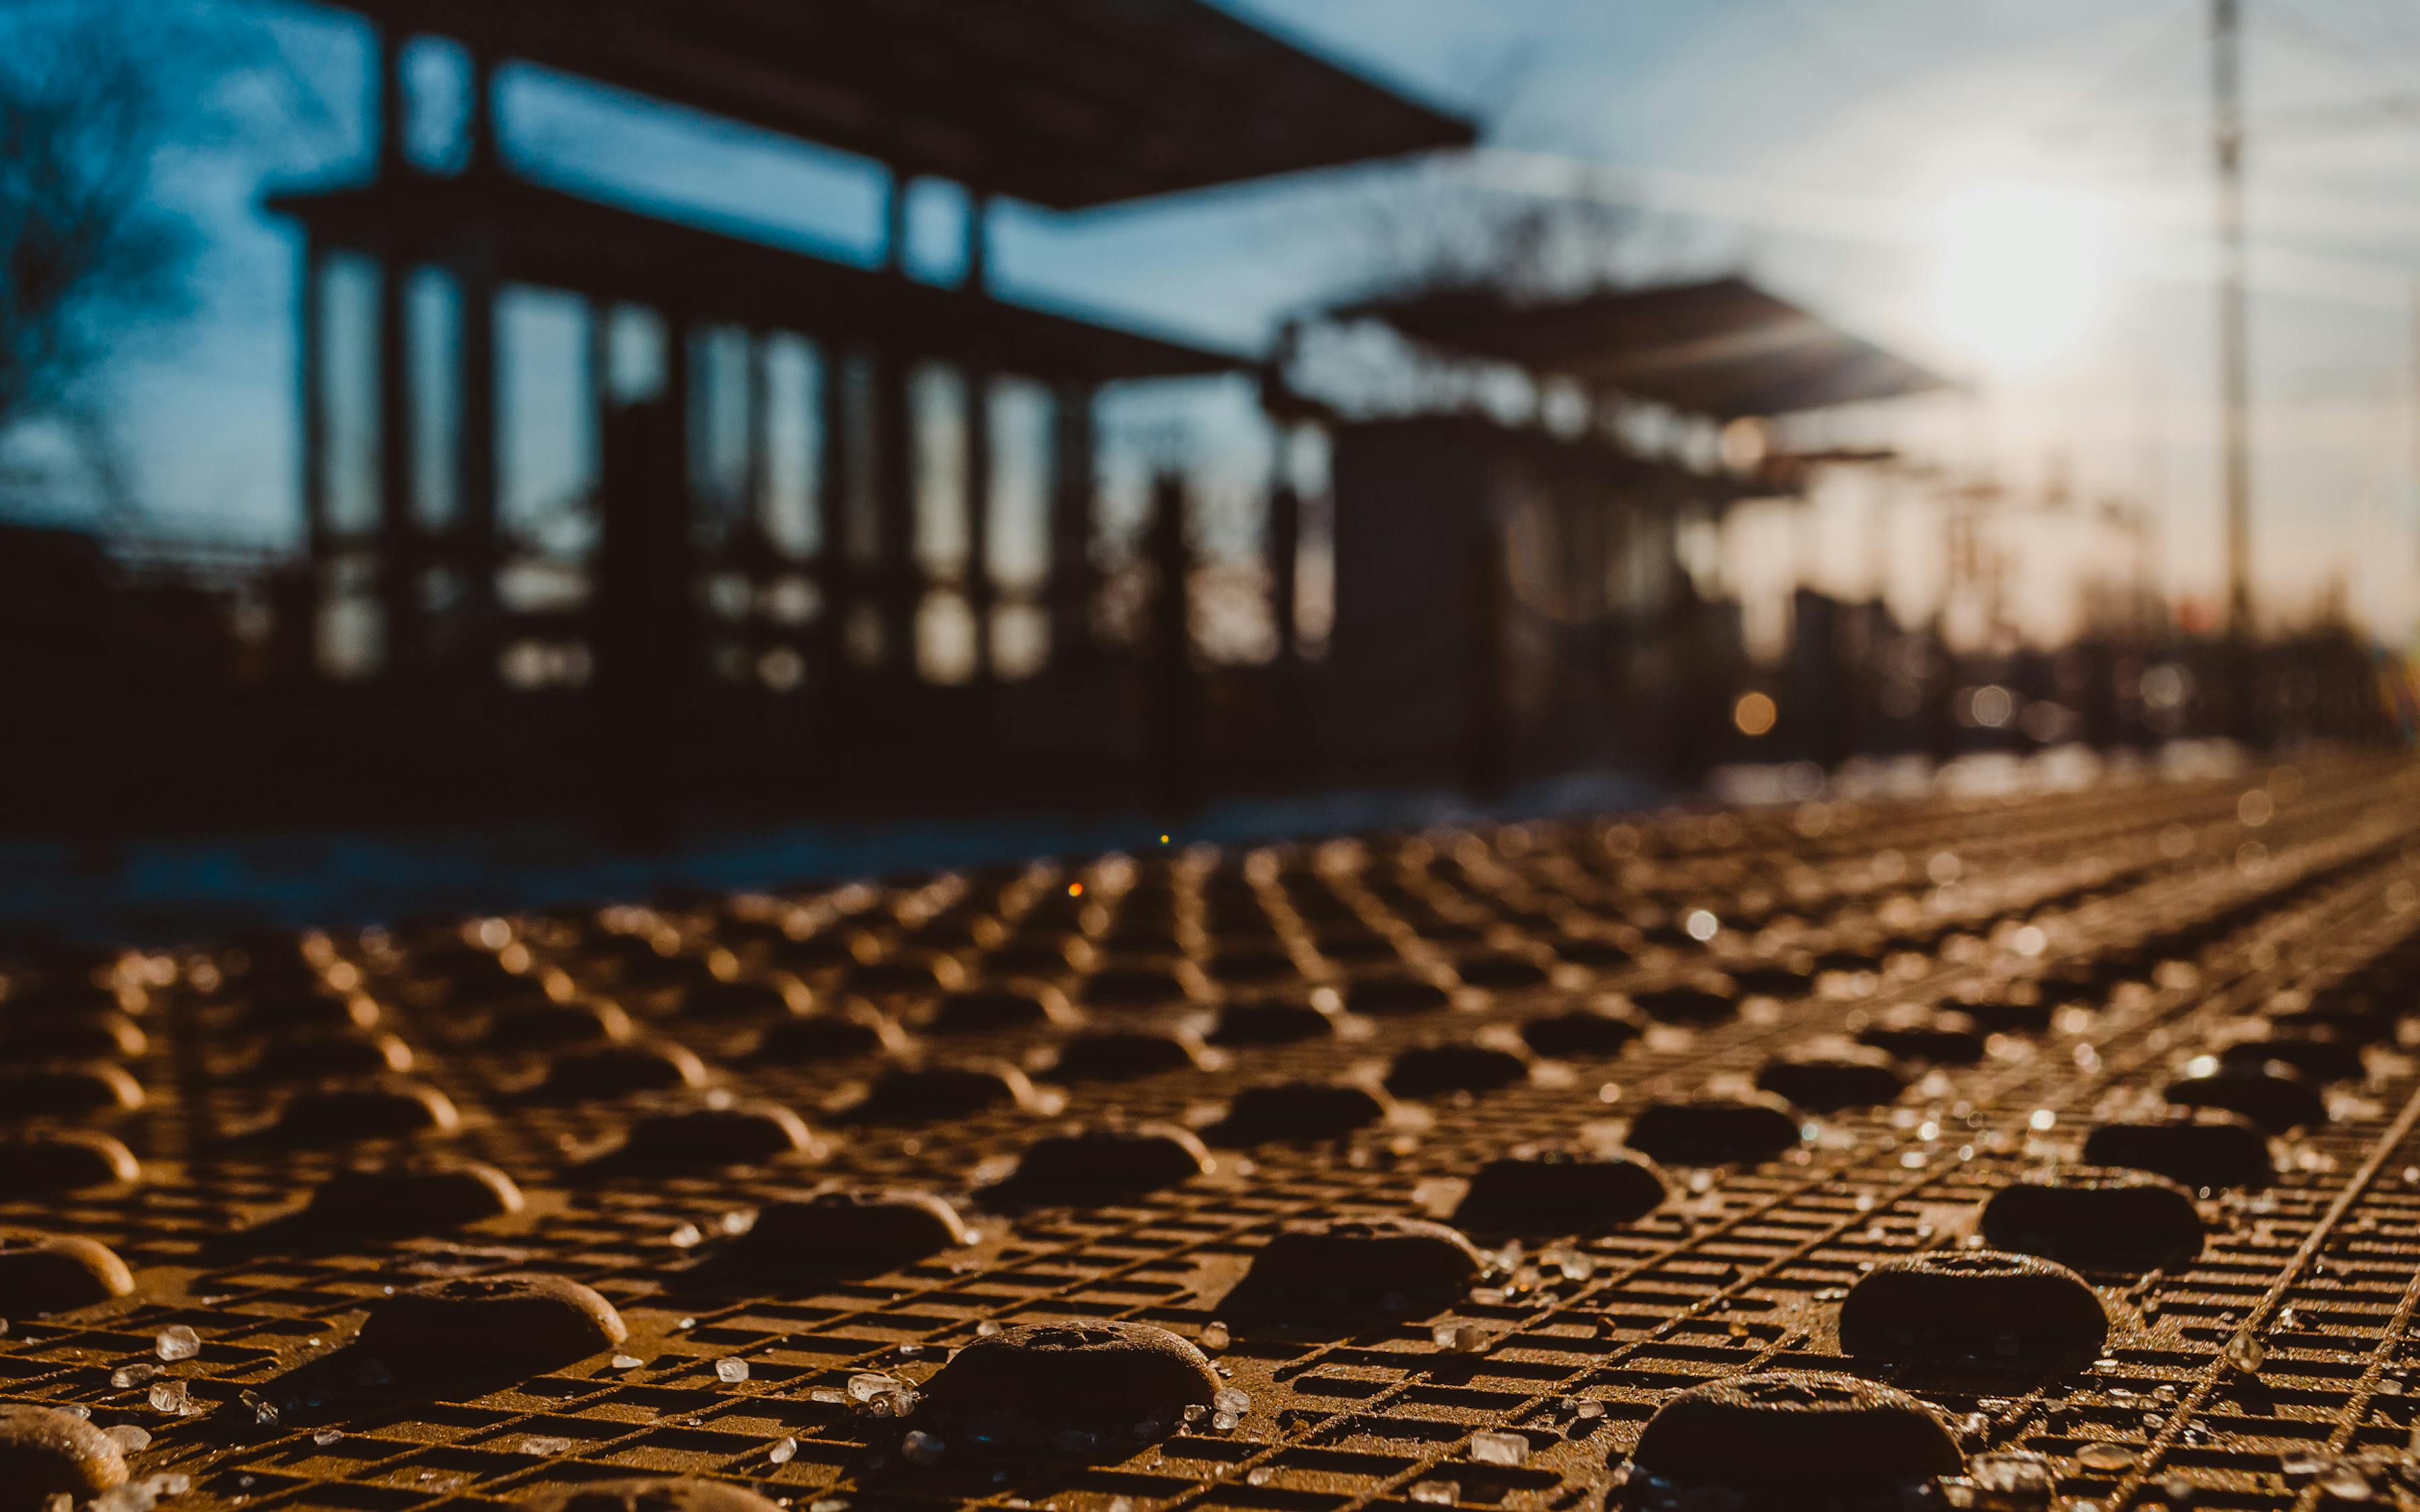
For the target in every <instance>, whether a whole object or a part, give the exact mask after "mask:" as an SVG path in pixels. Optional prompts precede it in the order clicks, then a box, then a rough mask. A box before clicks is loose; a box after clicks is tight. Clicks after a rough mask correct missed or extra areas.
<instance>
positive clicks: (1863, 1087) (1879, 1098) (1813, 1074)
mask: <svg viewBox="0 0 2420 1512" xmlns="http://www.w3.org/2000/svg"><path fill="white" fill-rule="evenodd" d="M1756 1085H1757V1086H1758V1087H1759V1088H1761V1089H1763V1090H1764V1091H1768V1092H1771V1093H1773V1094H1774V1095H1775V1096H1776V1097H1781V1098H1785V1099H1787V1100H1788V1101H1789V1102H1790V1103H1791V1104H1792V1106H1793V1107H1802V1108H1807V1109H1809V1110H1810V1111H1813V1112H1816V1113H1837V1112H1838V1111H1840V1110H1841V1109H1843V1108H1856V1107H1870V1106H1872V1105H1874V1104H1875V1103H1888V1102H1891V1101H1892V1100H1894V1099H1896V1098H1897V1097H1898V1096H1899V1094H1900V1093H1901V1092H1903V1091H1905V1090H1907V1074H1906V1073H1905V1072H1902V1071H1900V1069H1899V1063H1898V1062H1897V1061H1896V1060H1895V1059H1893V1058H1892V1057H1891V1055H1890V1053H1889V1052H1888V1051H1886V1050H1882V1049H1879V1048H1876V1047H1874V1046H1871V1045H1856V1044H1835V1045H1821V1046H1813V1047H1808V1048H1805V1049H1800V1050H1793V1051H1789V1052H1786V1053H1784V1054H1782V1055H1778V1056H1776V1057H1773V1059H1771V1060H1769V1061H1766V1062H1765V1064H1764V1069H1763V1070H1762V1071H1761V1072H1757V1077H1756Z"/></svg>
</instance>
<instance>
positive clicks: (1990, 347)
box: [1932, 183, 2114, 375]
mask: <svg viewBox="0 0 2420 1512" xmlns="http://www.w3.org/2000/svg"><path fill="white" fill-rule="evenodd" d="M2111 219H2112V217H2111V214H2110V211H2109V208H2108V207H2107V206H2106V205H2104V204H2103V203H2102V202H2101V201H2099V200H2096V199H2094V198H2092V197H2091V196H2089V195H2086V194H2081V193H2072V192H2067V191H2060V190H2052V189H2044V188H2040V187H2035V186H2030V185H2023V184H2013V183H2008V184H1986V185H1978V186H1977V187H1975V188H1972V189H1966V190H1962V191H1960V192H1959V193H1955V194H1953V195H1951V196H1950V197H1949V198H1948V199H1947V200H1946V201H1945V202H1943V204H1942V207H1941V214H1940V219H1939V222H1938V224H1937V228H1936V236H1937V239H1938V247H1939V263H1938V265H1937V269H1936V272H1935V276H1934V281H1933V290H1932V295H1933V316H1934V318H1935V319H1937V320H1938V321H1940V323H1941V328H1942V332H1943V333H1944V334H1945V335H1947V337H1948V338H1949V339H1950V340H1951V341H1953V342H1955V343H1956V344H1957V345H1958V346H1959V347H1961V348H1962V349H1963V350H1964V351H1965V352H1966V353H1967V354H1968V355H1969V356H1970V357H1971V358H1973V360H1974V361H1975V362H1976V363H1978V365H1980V366H1982V367H1984V368H1986V369H1989V370H1991V371H1993V372H1996V373H2001V374H2010V375H2021V374H2024V373H2029V372H2034V371H2038V370H2040V369H2041V368H2043V367H2046V366H2048V365H2049V364H2050V363H2053V362H2055V361H2056V360H2057V359H2058V358H2060V357H2063V356H2065V355H2067V354H2068V353H2069V352H2071V351H2072V350H2073V349H2074V348H2075V347H2076V346H2077V345H2078V344H2079V343H2080V342H2081V341H2082V340H2083V339H2084V338H2085V337H2086V335H2088V334H2089V333H2090V332H2091V330H2092V328H2093V326H2094V324H2095V322H2096V321H2098V320H2099V318H2100V317H2101V316H2102V311H2103V308H2104V306H2105V305H2106V303H2107V300H2108V293H2109V281H2110V258H2111V249H2112V244H2113V240H2114V239H2113V237H2112V235H2111V224H2110V223H2111Z"/></svg>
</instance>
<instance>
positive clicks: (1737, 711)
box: [1731, 693, 1781, 740]
mask: <svg viewBox="0 0 2420 1512" xmlns="http://www.w3.org/2000/svg"><path fill="white" fill-rule="evenodd" d="M1780 717H1781V710H1780V708H1779V706H1778V705H1776V703H1775V702H1773V699H1772V698H1771V696H1770V695H1767V694H1763V693H1742V694H1741V695H1740V696H1739V702H1736V703H1734V704H1732V705H1731V723H1732V724H1734V725H1737V726H1738V727H1739V733H1741V734H1744V735H1745V736H1747V737H1748V738H1749V739H1750V740H1754V739H1756V738H1757V737H1758V736H1760V735H1769V734H1771V733H1773V727H1774V725H1775V723H1776V721H1778V720H1779V719H1780Z"/></svg>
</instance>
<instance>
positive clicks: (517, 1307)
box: [357, 1275, 628, 1380]
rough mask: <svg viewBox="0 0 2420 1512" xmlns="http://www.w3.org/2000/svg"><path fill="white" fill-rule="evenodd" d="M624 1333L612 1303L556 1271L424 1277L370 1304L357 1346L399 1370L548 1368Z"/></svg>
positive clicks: (434, 1374)
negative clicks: (444, 1278) (440, 1278)
mask: <svg viewBox="0 0 2420 1512" xmlns="http://www.w3.org/2000/svg"><path fill="white" fill-rule="evenodd" d="M626 1337H628V1330H627V1329H625V1328H624V1327H623V1326H622V1317H621V1315H620V1314H619V1313H617V1312H615V1311H614V1310H613V1304H612V1303H610V1302H607V1301H606V1300H605V1299H604V1298H603V1297H601V1296H598V1295H597V1293H596V1292H595V1291H593V1290H591V1289H589V1288H586V1287H583V1286H582V1285H581V1284H580V1283H579V1282H577V1281H570V1280H566V1279H565V1278H564V1277H562V1276H558V1275H501V1276H479V1277H462V1278H458V1279H455V1280H450V1281H430V1282H426V1283H424V1284H422V1285H420V1286H416V1287H411V1288H407V1289H405V1290H401V1291H397V1292H396V1293H395V1294H394V1295H393V1296H391V1297H380V1298H379V1299H377V1300H376V1301H374V1302H372V1303H371V1304H370V1311H369V1317H368V1318H367V1319H365V1320H364V1321H363V1323H362V1332H361V1336H360V1338H359V1340H358V1341H357V1342H358V1345H359V1347H360V1349H361V1350H362V1351H363V1352H364V1353H365V1354H367V1355H371V1356H374V1357H376V1358H378V1359H380V1360H382V1361H384V1362H385V1363H386V1365H387V1366H388V1368H390V1369H391V1370H393V1371H394V1372H395V1373H396V1375H397V1376H398V1377H411V1378H414V1379H427V1380H455V1379H463V1380H473V1379H479V1378H482V1377H485V1376H487V1375H489V1374H490V1373H492V1372H496V1371H523V1372H526V1371H535V1370H549V1369H553V1368H555V1367H557V1366H561V1365H569V1364H571V1363H572V1362H573V1361H575V1360H583V1359H586V1358H587V1357H588V1356H590V1355H592V1354H596V1353H598V1352H600V1351H601V1350H608V1349H611V1348H613V1346H614V1345H616V1344H619V1343H621V1342H622V1340H623V1339H625V1338H626Z"/></svg>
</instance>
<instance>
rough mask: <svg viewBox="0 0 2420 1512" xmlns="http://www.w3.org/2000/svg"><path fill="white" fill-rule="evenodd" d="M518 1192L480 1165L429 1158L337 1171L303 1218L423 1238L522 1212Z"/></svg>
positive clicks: (347, 1230) (350, 1230)
mask: <svg viewBox="0 0 2420 1512" xmlns="http://www.w3.org/2000/svg"><path fill="white" fill-rule="evenodd" d="M521 1207H522V1198H521V1192H520V1187H519V1186H517V1185H515V1184H514V1182H513V1179H512V1178H511V1177H509V1176H506V1175H505V1174H504V1172H503V1171H500V1170H498V1169H497V1168H496V1167H495V1166H493V1165H488V1164H486V1163H485V1162H483V1161H475V1160H463V1159H458V1158H454V1157H449V1156H442V1155H428V1156H420V1157H417V1158H414V1159H411V1160H406V1161H398V1162H396V1163H394V1164H391V1165H362V1166H355V1167H352V1168H351V1169H349V1170H344V1171H339V1172H337V1173H336V1174H335V1175H334V1176H332V1177H330V1178H329V1179H328V1180H326V1181H323V1182H321V1183H320V1185H319V1188H318V1191H316V1192H314V1193H312V1194H311V1201H310V1203H309V1205H308V1206H306V1207H305V1208H304V1209H303V1210H302V1214H301V1217H302V1221H303V1222H305V1223H307V1224H309V1225H310V1226H311V1227H317V1228H321V1229H324V1230H326V1231H328V1232H331V1233H342V1234H425V1233H434V1232H437V1231H440V1230H442V1229H447V1228H456V1227H461V1226H462V1225H464V1224H473V1223H479V1222H481V1221H483V1220H485V1219H489V1218H502V1217H506V1216H509V1215H510V1214H513V1213H516V1212H519V1211H521Z"/></svg>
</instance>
